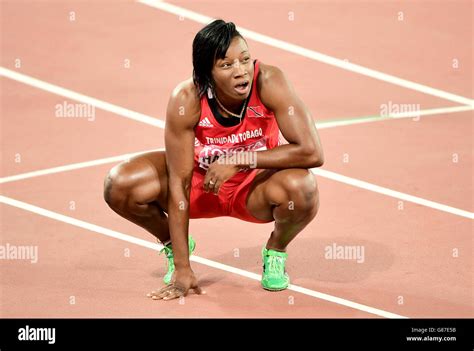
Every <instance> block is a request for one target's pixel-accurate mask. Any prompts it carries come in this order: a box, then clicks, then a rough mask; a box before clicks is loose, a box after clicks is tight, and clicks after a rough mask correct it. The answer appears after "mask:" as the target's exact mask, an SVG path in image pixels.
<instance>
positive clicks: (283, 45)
mask: <svg viewBox="0 0 474 351" xmlns="http://www.w3.org/2000/svg"><path fill="white" fill-rule="evenodd" d="M137 2H138V3H141V4H144V5H147V6H150V7H153V8H156V9H159V10H162V11H165V12H168V13H171V14H174V15H177V16H181V17H183V18H187V19H190V20H192V21H194V22H197V23H201V24H204V25H206V24H208V23H210V22H211V21H213V20H214V18H212V17H209V16H205V15H203V14H200V13H197V12H194V11H191V10H187V9H185V8H183V7H179V6H176V5H172V4H169V3H166V2H164V1H158V0H138V1H137ZM237 29H238V31H239V32H240V33H241V34H242V35H243V36H244V37H245V38H248V39H252V40H254V41H256V42H259V43H262V44H265V45H268V46H272V47H275V48H277V49H281V50H284V51H288V52H291V53H293V54H297V55H300V56H303V57H306V58H309V59H312V60H315V61H319V62H323V63H326V64H328V65H332V66H335V67H338V68H342V69H344V70H347V71H351V72H354V73H358V74H361V75H364V76H367V77H371V78H374V79H378V80H381V81H384V82H387V83H391V84H394V85H398V86H401V87H404V88H407V89H411V90H415V91H419V92H421V93H424V94H428V95H432V96H436V97H439V98H442V99H445V100H449V101H454V102H457V103H460V104H463V105H470V106H474V100H472V99H470V98H466V97H463V96H459V95H455V94H452V93H449V92H445V91H443V90H440V89H435V88H432V87H429V86H427V85H423V84H419V83H415V82H412V81H409V80H406V79H402V78H399V77H396V76H393V75H390V74H386V73H383V72H380V71H376V70H373V69H370V68H367V67H363V66H360V65H357V64H354V63H351V62H346V61H344V60H341V59H338V58H335V57H332V56H329V55H325V54H322V53H320V52H317V51H314V50H310V49H307V48H304V47H302V46H298V45H295V44H291V43H288V42H286V41H283V40H279V39H275V38H272V37H270V36H267V35H263V34H260V33H257V32H255V31H252V30H249V29H245V28H242V27H237Z"/></svg>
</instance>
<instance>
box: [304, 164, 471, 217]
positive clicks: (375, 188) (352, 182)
mask: <svg viewBox="0 0 474 351" xmlns="http://www.w3.org/2000/svg"><path fill="white" fill-rule="evenodd" d="M311 171H312V172H313V173H314V174H316V175H319V176H321V177H324V178H329V179H332V180H335V181H338V182H341V183H345V184H349V185H352V186H355V187H357V188H361V189H365V190H370V191H373V192H375V193H379V194H383V195H387V196H390V197H394V198H396V199H400V200H405V201H408V202H412V203H415V204H418V205H422V206H426V207H430V208H433V209H435V210H439V211H443V212H447V213H451V214H454V215H457V216H461V217H466V218H469V219H474V213H472V212H468V211H465V210H461V209H459V208H455V207H451V206H447V205H443V204H440V203H438V202H434V201H430V200H425V199H422V198H421V197H417V196H413V195H409V194H405V193H401V192H399V191H395V190H391V189H388V188H384V187H381V186H378V185H375V184H371V183H367V182H364V181H362V180H359V179H355V178H350V177H346V176H343V175H341V174H338V173H334V172H331V171H327V170H325V169H321V168H312V169H311Z"/></svg>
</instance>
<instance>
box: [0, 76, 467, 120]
mask: <svg viewBox="0 0 474 351" xmlns="http://www.w3.org/2000/svg"><path fill="white" fill-rule="evenodd" d="M0 75H1V76H3V77H5V78H9V79H12V80H15V81H18V82H20V83H23V84H26V85H29V86H32V87H35V88H38V89H40V90H44V91H47V92H49V93H52V94H56V95H60V96H64V97H67V98H70V99H72V100H75V101H79V102H83V103H87V104H90V105H91V106H95V107H97V108H99V109H102V110H105V111H109V112H112V113H114V114H116V115H118V116H122V117H126V118H130V119H133V120H135V121H137V122H142V123H145V124H149V125H152V126H155V127H158V128H163V129H164V128H165V121H163V120H161V119H159V118H155V117H152V116H148V115H145V114H142V113H139V112H136V111H132V110H129V109H127V108H124V107H121V106H118V105H114V104H111V103H109V102H105V101H103V100H99V99H96V98H92V97H89V96H86V95H83V94H81V93H78V92H75V91H72V90H70V89H65V88H62V87H60V86H58V85H54V84H51V83H48V82H45V81H42V80H40V79H37V78H33V77H31V76H28V75H25V74H22V73H18V72H15V71H12V70H10V69H7V68H4V67H0ZM471 110H474V106H453V107H440V108H433V109H427V110H419V111H408V112H400V113H390V114H389V115H388V116H387V117H385V116H367V117H354V118H346V119H342V120H328V121H321V122H315V125H316V127H317V128H318V129H325V128H333V127H342V126H349V125H352V124H361V123H370V122H378V121H387V120H392V119H400V118H410V117H418V116H435V115H440V114H445V113H456V112H465V111H471Z"/></svg>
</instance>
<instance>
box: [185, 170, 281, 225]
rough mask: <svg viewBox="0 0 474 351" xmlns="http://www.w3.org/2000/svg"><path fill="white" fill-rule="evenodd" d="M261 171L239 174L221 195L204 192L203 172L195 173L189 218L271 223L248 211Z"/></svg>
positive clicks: (222, 186) (229, 181) (221, 190)
mask: <svg viewBox="0 0 474 351" xmlns="http://www.w3.org/2000/svg"><path fill="white" fill-rule="evenodd" d="M258 172H259V169H253V170H249V171H248V172H245V177H243V176H242V175H243V174H237V175H236V176H234V177H232V178H231V179H229V180H228V181H227V182H225V183H224V184H222V185H221V187H220V189H219V194H218V195H214V193H213V192H208V193H206V192H205V191H204V186H203V185H204V177H205V175H204V174H202V173H201V172H196V171H195V172H193V178H192V181H191V195H190V207H189V218H212V217H222V216H230V217H234V218H238V219H241V220H244V221H247V222H253V223H269V222H273V220H271V221H262V220H260V219H258V218H255V217H254V216H252V214H251V213H250V212H249V211H248V209H247V197H248V194H249V190H250V186H251V185H252V181H253V180H254V178H255V176H256V175H257V173H258Z"/></svg>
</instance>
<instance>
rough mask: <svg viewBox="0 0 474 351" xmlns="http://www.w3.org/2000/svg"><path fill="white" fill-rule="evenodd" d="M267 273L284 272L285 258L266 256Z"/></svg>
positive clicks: (276, 273) (278, 273)
mask: <svg viewBox="0 0 474 351" xmlns="http://www.w3.org/2000/svg"><path fill="white" fill-rule="evenodd" d="M267 264H268V265H267V267H265V268H267V269H268V273H270V274H271V275H281V274H284V273H285V260H284V258H283V257H280V256H271V255H268V256H267Z"/></svg>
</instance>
